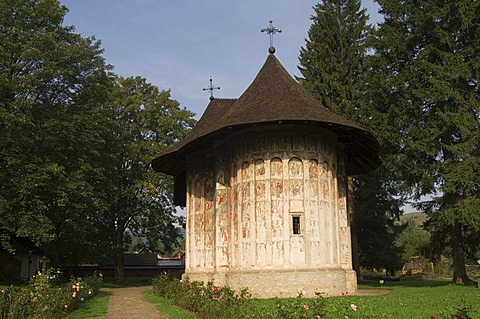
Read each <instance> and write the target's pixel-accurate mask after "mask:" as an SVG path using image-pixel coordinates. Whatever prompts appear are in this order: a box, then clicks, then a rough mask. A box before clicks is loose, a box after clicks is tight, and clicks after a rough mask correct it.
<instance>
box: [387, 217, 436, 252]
mask: <svg viewBox="0 0 480 319" xmlns="http://www.w3.org/2000/svg"><path fill="white" fill-rule="evenodd" d="M395 245H396V246H397V247H399V248H400V249H401V250H402V260H403V261H406V260H408V259H409V258H410V257H414V256H423V257H427V258H428V257H430V256H431V250H430V235H429V234H428V232H427V231H426V230H424V229H422V228H421V227H420V226H417V225H415V223H414V222H409V223H408V224H407V225H406V227H405V229H403V230H402V232H401V233H400V235H398V237H397V238H396V240H395Z"/></svg>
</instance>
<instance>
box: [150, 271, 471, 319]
mask: <svg viewBox="0 0 480 319" xmlns="http://www.w3.org/2000/svg"><path fill="white" fill-rule="evenodd" d="M379 284H380V286H381V287H380V289H389V290H392V291H393V292H392V293H391V294H388V295H385V294H379V295H377V296H375V295H368V296H362V295H355V294H349V293H348V292H345V293H342V295H341V296H338V297H333V298H322V297H321V296H318V297H317V298H314V299H308V298H303V294H302V292H299V295H298V297H297V298H289V299H278V298H277V299H251V296H250V294H249V293H248V291H247V290H242V291H240V292H235V291H232V290H231V289H229V288H227V287H216V286H214V284H213V283H207V284H204V283H201V282H190V281H188V280H184V281H181V280H178V279H172V278H169V277H167V276H160V277H158V278H156V279H154V280H153V293H154V294H155V295H157V296H159V297H163V298H166V299H169V300H171V301H172V302H173V303H174V304H176V305H177V306H179V307H181V308H183V309H186V310H189V311H191V312H193V313H195V315H196V317H197V318H199V319H202V318H205V319H206V318H209V319H210V318H218V319H223V318H225V319H226V318H243V319H253V318H255V319H274V318H275V319H299V318H310V319H359V318H370V319H389V318H392V319H393V318H408V319H411V318H425V319H447V318H463V319H472V318H480V317H478V314H479V309H480V308H479V307H478V303H477V301H478V300H479V299H478V298H479V297H480V291H477V290H476V288H473V287H458V286H454V285H447V284H446V283H445V285H444V284H442V285H440V286H436V285H438V283H436V284H435V282H429V281H425V282H421V283H420V282H419V283H418V286H417V285H412V284H410V285H405V284H404V283H389V284H388V286H389V287H388V288H386V287H382V286H385V285H386V284H387V283H386V282H385V281H384V282H383V283H382V282H379V281H376V282H374V283H373V284H372V285H373V287H375V288H378V285H379ZM468 304H472V305H473V306H468ZM385 305H388V307H385ZM455 305H457V306H455ZM458 305H460V307H458Z"/></svg>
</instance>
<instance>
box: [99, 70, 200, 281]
mask: <svg viewBox="0 0 480 319" xmlns="http://www.w3.org/2000/svg"><path fill="white" fill-rule="evenodd" d="M112 108H113V110H114V118H113V123H114V131H113V132H114V143H112V144H111V150H110V151H109V152H110V154H115V159H114V160H113V162H112V163H111V169H112V171H111V179H112V182H113V188H112V189H111V191H110V194H109V202H110V203H111V204H110V205H109V207H108V211H109V218H110V222H109V225H110V234H111V236H112V241H113V243H114V250H115V269H116V272H115V277H116V280H117V281H119V282H121V281H123V279H124V271H123V253H124V250H125V233H126V231H127V230H128V231H129V233H130V234H132V235H135V236H137V237H142V238H145V239H146V244H147V245H148V248H150V250H152V251H155V250H157V249H158V243H159V242H161V243H162V244H163V248H164V249H165V250H166V252H169V251H171V249H173V247H174V245H175V244H176V243H177V239H178V227H177V226H181V225H183V224H184V221H183V218H181V217H179V216H178V215H176V209H175V206H174V205H173V202H172V194H173V180H172V179H171V177H169V176H167V175H164V174H159V173H156V172H154V171H153V169H152V168H151V166H150V162H151V160H152V159H153V158H155V157H156V156H158V154H159V153H161V152H162V151H163V150H165V149H166V148H167V147H168V146H170V145H172V144H173V143H175V142H177V141H179V140H180V139H181V138H183V137H184V136H185V134H186V133H187V131H188V130H189V129H190V128H191V127H192V125H193V124H194V123H195V121H194V119H193V113H192V112H190V111H187V110H186V109H182V108H180V106H179V103H178V102H177V101H175V100H172V99H170V91H159V90H158V88H157V87H155V86H153V85H152V84H150V83H147V81H146V80H145V79H143V78H140V77H130V78H122V77H118V78H117V79H116V81H115V87H114V90H113V102H112Z"/></svg>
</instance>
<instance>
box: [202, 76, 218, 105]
mask: <svg viewBox="0 0 480 319" xmlns="http://www.w3.org/2000/svg"><path fill="white" fill-rule="evenodd" d="M203 90H204V91H210V101H212V100H214V99H215V98H214V97H213V91H215V90H220V87H219V86H213V82H212V77H210V87H208V88H204V89H203Z"/></svg>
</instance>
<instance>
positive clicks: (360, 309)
mask: <svg viewBox="0 0 480 319" xmlns="http://www.w3.org/2000/svg"><path fill="white" fill-rule="evenodd" d="M359 288H360V289H383V290H390V293H389V294H387V295H377V296H341V297H333V298H328V300H327V307H326V309H325V313H324V316H322V318H326V319H331V318H339V319H343V318H345V316H348V318H350V319H354V318H368V319H377V318H378V319H380V318H381V319H384V318H392V319H393V318H395V319H417V318H426V319H430V318H431V317H432V316H434V317H435V318H437V319H439V318H444V317H442V315H445V318H446V315H452V314H455V313H456V312H457V310H456V308H463V307H470V306H472V307H473V311H470V312H469V314H470V316H471V317H472V318H480V289H478V288H476V287H472V286H470V287H463V286H455V285H450V284H449V282H448V281H446V280H431V281H430V280H428V281H425V280H424V281H407V282H385V285H384V286H383V287H380V285H379V284H378V282H365V283H362V284H360V285H359ZM252 302H253V303H254V305H255V306H256V307H258V308H262V309H271V308H272V307H275V304H276V301H275V300H274V299H267V300H258V299H257V300H253V301H252ZM351 305H355V306H356V309H357V310H356V311H354V310H352V306H351ZM448 318H450V317H448Z"/></svg>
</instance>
